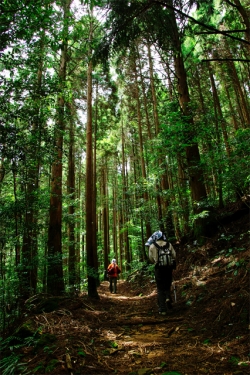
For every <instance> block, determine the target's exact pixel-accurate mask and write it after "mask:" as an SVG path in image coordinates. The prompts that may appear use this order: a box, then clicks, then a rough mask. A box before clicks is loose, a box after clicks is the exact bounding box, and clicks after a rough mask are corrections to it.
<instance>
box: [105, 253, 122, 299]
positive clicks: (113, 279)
mask: <svg viewBox="0 0 250 375" xmlns="http://www.w3.org/2000/svg"><path fill="white" fill-rule="evenodd" d="M107 273H108V277H109V290H110V293H117V277H118V275H119V273H121V270H120V268H119V267H118V265H117V263H116V259H112V262H111V263H110V265H109V266H108V269H107Z"/></svg>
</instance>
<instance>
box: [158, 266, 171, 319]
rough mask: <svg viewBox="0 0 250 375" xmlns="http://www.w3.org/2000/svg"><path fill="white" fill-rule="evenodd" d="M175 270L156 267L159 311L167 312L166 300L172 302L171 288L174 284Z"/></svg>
mask: <svg viewBox="0 0 250 375" xmlns="http://www.w3.org/2000/svg"><path fill="white" fill-rule="evenodd" d="M172 273H173V269H172V268H168V267H157V266H156V267H155V281H156V286H157V302H158V307H159V311H161V312H163V311H166V310H167V306H166V299H169V300H170V301H171V296H170V288H171V284H172Z"/></svg>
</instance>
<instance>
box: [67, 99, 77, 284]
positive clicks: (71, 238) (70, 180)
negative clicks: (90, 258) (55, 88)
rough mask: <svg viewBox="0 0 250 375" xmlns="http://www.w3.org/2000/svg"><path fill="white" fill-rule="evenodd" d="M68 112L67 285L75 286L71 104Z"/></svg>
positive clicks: (73, 167) (73, 154)
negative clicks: (68, 200)
mask: <svg viewBox="0 0 250 375" xmlns="http://www.w3.org/2000/svg"><path fill="white" fill-rule="evenodd" d="M69 112H70V129H69V155H68V194H69V199H70V202H71V204H69V208H68V212H69V223H68V240H69V260H68V262H69V263H68V264H69V267H68V271H69V286H70V288H72V287H74V286H76V249H75V218H74V214H75V206H74V202H75V198H76V197H75V146H74V144H75V141H74V139H75V132H74V123H73V119H74V113H73V109H72V105H70V106H69Z"/></svg>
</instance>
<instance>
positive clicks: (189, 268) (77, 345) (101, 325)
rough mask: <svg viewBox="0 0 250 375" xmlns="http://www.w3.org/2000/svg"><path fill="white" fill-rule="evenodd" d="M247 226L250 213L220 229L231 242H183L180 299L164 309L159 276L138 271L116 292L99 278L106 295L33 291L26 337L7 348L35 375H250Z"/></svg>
mask: <svg viewBox="0 0 250 375" xmlns="http://www.w3.org/2000/svg"><path fill="white" fill-rule="evenodd" d="M248 230H249V221H248V217H244V218H243V219H242V220H241V221H239V222H237V225H236V223H233V224H232V226H231V227H230V228H229V227H226V228H223V231H226V233H231V236H232V234H233V235H234V236H233V237H234V238H233V239H232V240H231V241H230V242H229V241H228V240H225V238H224V237H222V236H221V234H218V236H217V237H216V238H214V239H213V241H210V242H209V241H208V242H207V244H206V245H205V246H203V247H198V248H197V247H196V248H195V249H192V248H191V247H186V246H179V248H178V249H177V253H178V267H177V270H176V271H175V272H174V277H175V280H176V281H175V284H176V292H177V302H176V303H174V304H173V310H171V311H169V312H168V314H167V315H166V316H159V315H158V309H157V305H156V285H155V282H154V280H153V279H152V277H150V275H149V274H148V273H144V272H143V271H142V270H138V271H137V272H134V274H132V275H130V277H129V279H128V280H127V281H122V280H119V281H118V293H117V294H110V293H109V287H108V285H109V284H108V282H107V281H104V282H102V283H101V285H100V287H99V288H98V293H99V296H100V299H99V300H97V299H91V298H88V296H87V294H86V293H83V294H81V295H79V296H71V297H70V296H65V297H51V298H48V296H46V297H44V300H43V297H41V296H38V299H37V300H35V299H33V300H32V303H29V305H28V306H27V311H26V313H25V314H24V316H23V319H22V327H23V328H25V329H24V335H23V337H24V339H23V340H24V341H23V342H25V343H26V342H27V345H26V344H25V345H23V346H22V347H20V348H19V349H15V350H14V351H13V345H11V347H12V349H11V348H8V349H7V350H6V352H5V353H3V355H4V356H11V355H13V353H14V352H15V355H21V357H20V361H21V362H22V364H23V366H24V367H26V368H27V370H28V371H29V372H27V374H28V373H29V374H32V375H45V374H51V375H71V374H72V375H77V374H78V375H92V374H93V375H94V374H95V375H111V374H121V375H122V374H124V375H157V374H159V375H203V374H213V375H243V374H249V373H250V366H249V365H250V354H249V352H250V350H249V328H250V326H249V262H250V249H249V238H248V236H247V233H248ZM222 239H223V240H222ZM35 332H39V334H38V335H37V334H35ZM19 334H20V332H19ZM25 335H26V336H25ZM14 336H17V332H15V334H14ZM25 337H26V339H25ZM25 340H27V341H25ZM13 374H14V373H13ZM20 374H22V375H24V372H17V373H15V375H20ZM25 375H26V373H25Z"/></svg>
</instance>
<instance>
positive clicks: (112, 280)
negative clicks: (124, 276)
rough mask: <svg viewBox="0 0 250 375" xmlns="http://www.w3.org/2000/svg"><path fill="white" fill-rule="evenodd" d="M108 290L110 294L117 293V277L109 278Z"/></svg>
mask: <svg viewBox="0 0 250 375" xmlns="http://www.w3.org/2000/svg"><path fill="white" fill-rule="evenodd" d="M113 286H114V288H113ZM109 290H110V293H112V292H114V293H116V292H117V277H112V276H110V277H109Z"/></svg>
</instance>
